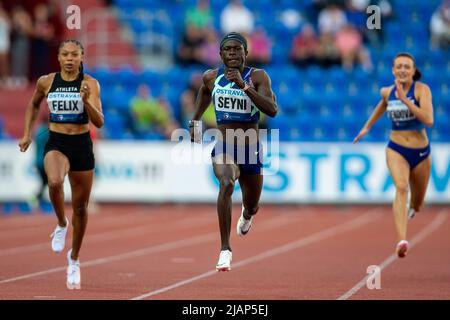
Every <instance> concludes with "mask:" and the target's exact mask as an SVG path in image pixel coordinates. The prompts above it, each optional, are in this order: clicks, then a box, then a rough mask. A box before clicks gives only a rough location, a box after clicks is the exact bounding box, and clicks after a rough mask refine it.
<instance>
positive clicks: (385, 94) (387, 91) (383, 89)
mask: <svg viewBox="0 0 450 320" xmlns="http://www.w3.org/2000/svg"><path fill="white" fill-rule="evenodd" d="M393 88H394V85H391V86H387V87H381V89H380V94H381V97H382V98H383V99H385V100H387V99H388V98H389V95H390V94H391V91H392V89H393Z"/></svg>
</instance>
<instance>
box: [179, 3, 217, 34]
mask: <svg viewBox="0 0 450 320" xmlns="http://www.w3.org/2000/svg"><path fill="white" fill-rule="evenodd" d="M185 24H186V25H190V26H194V27H195V28H198V29H202V30H203V29H209V28H212V27H213V26H212V14H211V11H210V10H209V0H197V6H196V7H193V8H190V9H188V10H187V11H186V15H185Z"/></svg>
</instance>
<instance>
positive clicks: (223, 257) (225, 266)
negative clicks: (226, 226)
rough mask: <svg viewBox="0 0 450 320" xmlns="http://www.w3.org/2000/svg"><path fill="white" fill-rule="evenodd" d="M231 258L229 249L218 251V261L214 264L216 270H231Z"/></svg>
mask: <svg viewBox="0 0 450 320" xmlns="http://www.w3.org/2000/svg"><path fill="white" fill-rule="evenodd" d="M231 260H233V254H232V252H231V251H230V250H222V251H220V255H219V261H218V262H217V265H216V270H217V271H230V270H231Z"/></svg>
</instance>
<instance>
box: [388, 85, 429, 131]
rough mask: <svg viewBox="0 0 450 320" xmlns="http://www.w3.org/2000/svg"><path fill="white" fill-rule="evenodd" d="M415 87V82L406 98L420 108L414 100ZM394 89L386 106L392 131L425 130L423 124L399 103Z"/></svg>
mask: <svg viewBox="0 0 450 320" xmlns="http://www.w3.org/2000/svg"><path fill="white" fill-rule="evenodd" d="M415 87H416V82H415V81H414V82H413V83H412V85H411V88H409V91H408V92H407V93H406V97H407V98H408V99H409V100H410V101H411V102H412V103H414V104H415V105H416V106H418V107H420V105H419V103H418V102H417V101H416V98H414V88H415ZM396 91H397V90H396V88H395V86H394V88H393V89H392V90H391V93H390V94H389V97H388V105H387V109H386V112H387V115H388V117H389V119H390V120H391V121H392V130H420V129H423V128H425V126H424V124H423V123H422V122H420V120H419V119H417V118H416V116H415V115H414V113H412V112H411V110H409V109H408V107H407V106H406V105H405V104H404V103H403V102H401V101H400V99H398V98H396V97H395V92H396Z"/></svg>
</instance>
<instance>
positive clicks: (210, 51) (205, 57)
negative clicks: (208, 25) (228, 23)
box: [199, 29, 220, 68]
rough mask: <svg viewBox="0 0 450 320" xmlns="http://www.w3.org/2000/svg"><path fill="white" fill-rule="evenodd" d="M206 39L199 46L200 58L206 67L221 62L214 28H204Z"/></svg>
mask: <svg viewBox="0 0 450 320" xmlns="http://www.w3.org/2000/svg"><path fill="white" fill-rule="evenodd" d="M204 34H205V38H204V39H205V41H204V42H203V43H202V44H201V46H200V48H199V60H200V62H201V63H202V64H203V65H205V66H206V67H210V68H212V67H216V66H217V65H218V64H220V56H219V50H220V48H219V44H218V40H217V35H216V32H215V31H214V29H204Z"/></svg>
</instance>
